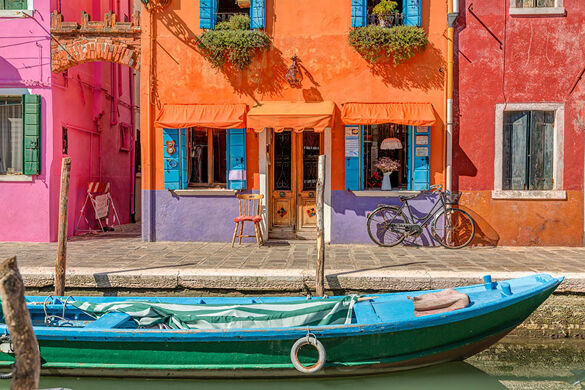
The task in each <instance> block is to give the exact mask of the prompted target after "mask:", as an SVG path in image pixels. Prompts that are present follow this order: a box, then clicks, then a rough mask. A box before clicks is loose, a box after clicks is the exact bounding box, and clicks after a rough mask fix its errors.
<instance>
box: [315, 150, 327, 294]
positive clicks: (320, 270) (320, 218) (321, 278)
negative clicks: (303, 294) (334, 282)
mask: <svg viewBox="0 0 585 390" xmlns="http://www.w3.org/2000/svg"><path fill="white" fill-rule="evenodd" d="M325 159H326V157H325V155H323V154H322V155H320V156H319V165H318V170H317V199H316V201H317V276H316V279H315V280H316V282H317V283H316V289H315V290H316V293H317V295H318V296H323V295H325V237H324V234H325V232H324V230H325V214H324V203H325Z"/></svg>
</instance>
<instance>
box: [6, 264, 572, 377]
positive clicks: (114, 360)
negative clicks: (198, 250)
mask: <svg viewBox="0 0 585 390" xmlns="http://www.w3.org/2000/svg"><path fill="white" fill-rule="evenodd" d="M484 281H485V282H484V283H483V284H479V285H474V286H467V287H460V288H456V290H457V291H459V292H461V293H464V294H466V295H467V296H468V297H469V300H470V305H469V306H468V307H466V308H464V309H460V310H456V311H451V312H446V313H439V314H433V315H427V316H422V317H415V315H414V308H413V303H412V301H411V300H410V299H409V298H408V296H411V297H413V296H417V295H421V294H425V293H428V292H429V291H419V292H408V293H393V294H376V295H366V296H360V297H357V296H345V297H343V296H342V297H328V298H300V297H262V298H244V297H227V298H226V297H213V298H212V297H210V298H172V297H167V298H145V297H128V298H126V297H124V298H121V297H34V296H29V297H27V301H28V303H27V305H28V309H29V311H30V313H31V317H32V320H33V325H34V330H35V334H36V336H37V339H38V342H39V345H40V351H41V362H42V372H43V374H48V375H92V376H96V375H97V376H99V375H107V376H137V377H147V376H150V377H213V376H216V377H258V376H262V377H267V376H280V377H283V376H295V375H321V376H323V375H326V376H338V375H358V374H367V373H374V372H382V371H394V370H405V369H412V368H417V367H423V366H429V365H433V364H438V363H442V362H447V361H453V360H462V359H465V358H467V357H469V356H471V355H473V354H475V353H478V352H480V351H482V350H483V349H485V348H487V347H489V346H490V345H492V344H494V343H495V342H497V341H498V340H499V339H500V338H502V337H504V336H505V335H506V334H507V333H508V332H510V331H511V330H512V329H514V328H515V327H516V326H518V325H519V324H520V323H522V321H524V320H525V319H526V318H527V317H528V316H529V315H530V314H531V313H532V312H533V311H534V310H536V308H538V306H539V305H540V304H541V303H542V302H544V301H545V300H546V299H547V298H548V296H549V295H550V294H551V293H552V292H553V291H554V290H555V289H556V288H557V286H558V285H559V284H560V283H561V282H562V278H560V279H557V278H553V277H551V276H549V275H546V274H539V275H533V276H527V277H523V278H518V279H511V280H508V281H505V282H492V281H491V278H489V277H486V278H484ZM0 334H3V336H1V337H0V351H1V352H0V368H2V367H4V368H5V371H6V370H8V368H9V366H10V364H12V363H13V357H12V354H11V350H10V348H11V346H10V336H9V335H8V332H7V329H6V326H5V325H4V321H3V319H2V324H1V325H0Z"/></svg>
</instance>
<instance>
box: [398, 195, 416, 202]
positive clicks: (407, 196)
mask: <svg viewBox="0 0 585 390" xmlns="http://www.w3.org/2000/svg"><path fill="white" fill-rule="evenodd" d="M417 196H418V194H413V195H400V196H399V198H400V200H401V201H403V202H404V201H405V200H410V199H412V198H416V197H417Z"/></svg>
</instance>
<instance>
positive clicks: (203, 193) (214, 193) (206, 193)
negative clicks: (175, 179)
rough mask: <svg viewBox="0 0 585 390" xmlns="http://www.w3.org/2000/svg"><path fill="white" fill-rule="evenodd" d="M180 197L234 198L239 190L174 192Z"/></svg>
mask: <svg viewBox="0 0 585 390" xmlns="http://www.w3.org/2000/svg"><path fill="white" fill-rule="evenodd" d="M173 192H174V193H175V194H176V195H178V196H234V195H236V193H237V192H238V190H227V189H224V188H202V189H189V190H174V191H173Z"/></svg>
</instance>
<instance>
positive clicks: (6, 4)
mask: <svg viewBox="0 0 585 390" xmlns="http://www.w3.org/2000/svg"><path fill="white" fill-rule="evenodd" d="M1 1H2V2H1V4H2V7H1V8H3V9H27V0H1Z"/></svg>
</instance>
